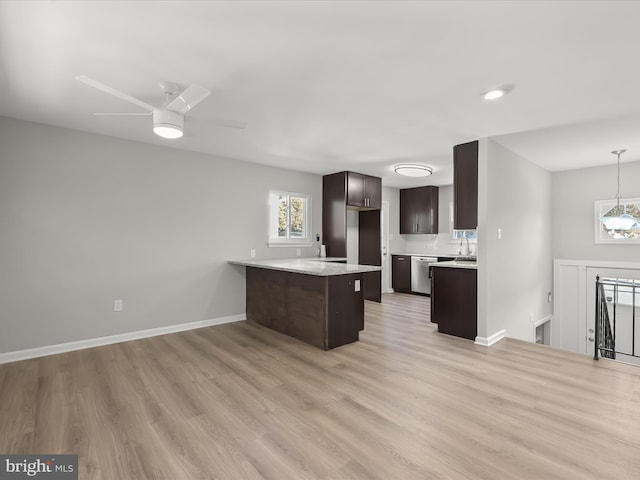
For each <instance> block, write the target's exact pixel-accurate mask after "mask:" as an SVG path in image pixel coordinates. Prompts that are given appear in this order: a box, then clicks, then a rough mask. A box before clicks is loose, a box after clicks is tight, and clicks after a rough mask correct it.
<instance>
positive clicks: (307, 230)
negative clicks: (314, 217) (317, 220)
mask: <svg viewBox="0 0 640 480" xmlns="http://www.w3.org/2000/svg"><path fill="white" fill-rule="evenodd" d="M282 195H286V196H287V197H288V198H290V197H298V198H304V200H305V202H304V204H305V205H304V236H303V237H301V238H281V237H272V236H271V227H272V222H273V221H274V219H273V218H272V214H273V212H274V203H273V202H274V201H276V199H277V198H278V197H280V196H282ZM311 211H312V209H311V195H310V194H308V193H297V192H286V191H284V190H271V191H269V233H268V238H269V241H268V242H267V245H268V246H269V247H312V246H313V243H312V242H311Z"/></svg>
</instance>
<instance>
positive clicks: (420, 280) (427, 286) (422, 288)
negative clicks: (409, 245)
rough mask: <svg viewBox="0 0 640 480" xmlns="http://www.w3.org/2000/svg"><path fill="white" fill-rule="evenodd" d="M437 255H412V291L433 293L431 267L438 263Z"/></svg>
mask: <svg viewBox="0 0 640 480" xmlns="http://www.w3.org/2000/svg"><path fill="white" fill-rule="evenodd" d="M437 261H438V259H437V258H436V257H414V256H412V257H411V291H412V292H415V293H423V294H426V295H430V294H431V276H430V275H429V267H430V266H431V264H432V263H436V262H437Z"/></svg>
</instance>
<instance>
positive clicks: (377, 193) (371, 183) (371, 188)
mask: <svg viewBox="0 0 640 480" xmlns="http://www.w3.org/2000/svg"><path fill="white" fill-rule="evenodd" d="M364 198H365V203H366V205H365V207H367V208H373V209H376V210H380V209H381V208H382V179H381V178H380V177H372V176H371V175H366V176H365V183H364Z"/></svg>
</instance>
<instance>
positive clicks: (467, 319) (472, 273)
mask: <svg viewBox="0 0 640 480" xmlns="http://www.w3.org/2000/svg"><path fill="white" fill-rule="evenodd" d="M477 273H478V272H477V270H475V269H471V268H451V267H433V268H432V269H431V321H432V322H434V323H437V324H438V331H439V332H441V333H446V334H448V335H455V336H456V337H462V338H468V339H469V340H475V338H476V336H477V335H478V293H477Z"/></svg>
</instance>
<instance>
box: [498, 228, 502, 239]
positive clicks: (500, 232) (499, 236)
mask: <svg viewBox="0 0 640 480" xmlns="http://www.w3.org/2000/svg"><path fill="white" fill-rule="evenodd" d="M498 240H502V229H501V228H499V229H498Z"/></svg>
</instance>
